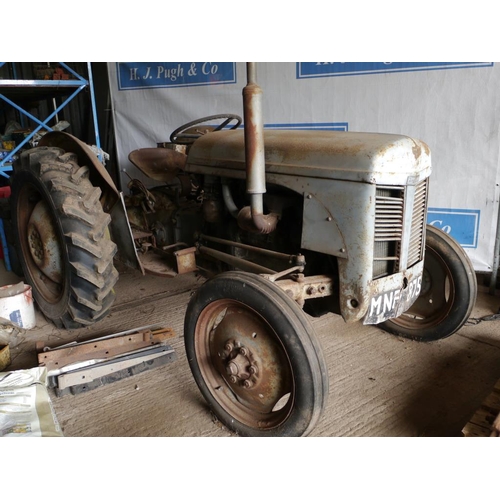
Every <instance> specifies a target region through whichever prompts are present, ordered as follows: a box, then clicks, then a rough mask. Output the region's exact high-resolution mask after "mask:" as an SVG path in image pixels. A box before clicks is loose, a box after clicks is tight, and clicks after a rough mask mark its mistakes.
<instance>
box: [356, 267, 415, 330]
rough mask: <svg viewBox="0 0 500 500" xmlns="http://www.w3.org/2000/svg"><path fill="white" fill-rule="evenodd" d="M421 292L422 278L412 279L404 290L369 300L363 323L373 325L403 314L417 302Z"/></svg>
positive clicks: (393, 291)
mask: <svg viewBox="0 0 500 500" xmlns="http://www.w3.org/2000/svg"><path fill="white" fill-rule="evenodd" d="M421 290H422V276H418V277H416V278H414V279H413V280H412V281H410V282H409V283H408V285H407V286H406V288H398V289H396V290H390V291H387V292H384V293H381V294H379V295H376V296H374V297H372V298H371V301H370V307H369V309H368V314H367V315H366V317H365V320H364V321H363V323H365V324H370V325H374V324H377V323H381V322H382V321H386V320H388V319H390V318H396V317H398V316H400V315H401V314H403V313H404V312H405V311H406V310H407V309H409V308H410V306H411V305H412V304H413V303H414V302H415V300H417V298H418V296H419V295H420V292H421Z"/></svg>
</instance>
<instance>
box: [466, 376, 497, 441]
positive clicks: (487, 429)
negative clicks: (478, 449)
mask: <svg viewBox="0 0 500 500" xmlns="http://www.w3.org/2000/svg"><path fill="white" fill-rule="evenodd" d="M499 427H500V380H499V381H497V383H496V384H495V386H494V387H493V389H492V391H491V392H490V393H489V394H488V396H487V397H486V398H485V399H484V401H483V402H482V404H481V406H480V407H479V408H478V409H477V411H476V412H475V413H474V415H472V417H471V419H470V420H469V422H467V424H466V425H465V427H464V428H463V430H462V434H463V435H464V436H465V437H498V434H499V431H500V428H499Z"/></svg>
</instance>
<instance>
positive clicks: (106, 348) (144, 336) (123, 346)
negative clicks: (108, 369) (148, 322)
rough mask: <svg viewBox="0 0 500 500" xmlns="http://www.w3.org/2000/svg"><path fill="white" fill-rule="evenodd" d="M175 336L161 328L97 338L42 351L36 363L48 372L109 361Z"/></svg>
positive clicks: (169, 330) (172, 332) (170, 331)
mask: <svg viewBox="0 0 500 500" xmlns="http://www.w3.org/2000/svg"><path fill="white" fill-rule="evenodd" d="M175 335H176V334H175V332H174V331H173V330H172V329H171V328H162V329H161V330H155V331H151V330H143V331H138V332H136V333H131V334H129V335H123V336H119V337H113V338H105V339H99V338H97V339H95V340H92V341H86V342H82V343H80V344H78V343H75V344H72V345H69V346H68V347H61V348H55V349H51V350H47V351H42V352H40V353H39V354H38V363H39V365H40V366H45V367H47V371H48V372H50V371H52V370H55V369H58V368H61V367H64V366H67V365H70V364H73V363H77V362H80V361H88V360H90V359H109V358H111V357H113V356H117V355H119V354H124V353H127V352H130V351H133V350H137V349H142V348H144V347H148V346H151V345H155V344H159V343H161V342H164V341H166V340H168V339H171V338H172V337H175Z"/></svg>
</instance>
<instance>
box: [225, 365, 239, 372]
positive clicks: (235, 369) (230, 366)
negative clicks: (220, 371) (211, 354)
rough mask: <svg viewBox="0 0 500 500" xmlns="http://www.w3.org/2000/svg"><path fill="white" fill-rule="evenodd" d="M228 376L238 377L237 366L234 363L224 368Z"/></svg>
mask: <svg viewBox="0 0 500 500" xmlns="http://www.w3.org/2000/svg"><path fill="white" fill-rule="evenodd" d="M226 371H227V373H228V375H238V366H237V365H236V363H229V364H228V365H227V367H226Z"/></svg>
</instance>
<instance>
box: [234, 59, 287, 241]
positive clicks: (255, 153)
mask: <svg viewBox="0 0 500 500" xmlns="http://www.w3.org/2000/svg"><path fill="white" fill-rule="evenodd" d="M256 80H257V78H256V65H255V63H247V85H246V87H245V88H244V89H243V117H244V123H245V131H244V132H245V162H246V192H247V194H248V195H250V206H249V207H244V208H242V209H241V210H240V212H239V214H238V225H239V226H240V227H241V228H242V229H245V230H247V231H251V232H256V233H261V234H269V233H271V232H272V231H274V230H275V229H276V225H277V224H278V216H277V214H268V215H264V201H263V200H264V193H265V192H266V162H265V154H264V123H263V120H262V89H261V88H260V87H259V86H258V85H257V83H256Z"/></svg>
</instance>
